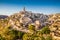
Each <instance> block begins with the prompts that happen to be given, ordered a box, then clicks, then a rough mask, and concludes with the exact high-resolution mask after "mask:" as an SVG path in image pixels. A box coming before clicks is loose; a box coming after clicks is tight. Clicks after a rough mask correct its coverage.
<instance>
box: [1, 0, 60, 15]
mask: <svg viewBox="0 0 60 40" xmlns="http://www.w3.org/2000/svg"><path fill="white" fill-rule="evenodd" d="M23 7H26V10H27V11H32V12H33V13H43V14H55V13H60V0H0V15H12V14H14V13H17V12H19V11H21V10H22V9H23Z"/></svg>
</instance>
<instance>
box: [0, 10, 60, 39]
mask: <svg viewBox="0 0 60 40" xmlns="http://www.w3.org/2000/svg"><path fill="white" fill-rule="evenodd" d="M0 40H60V13H56V14H51V15H44V14H41V13H33V12H31V11H26V10H25V9H24V10H23V11H20V12H18V13H15V14H13V15H11V16H8V17H7V18H5V19H4V18H3V19H0Z"/></svg>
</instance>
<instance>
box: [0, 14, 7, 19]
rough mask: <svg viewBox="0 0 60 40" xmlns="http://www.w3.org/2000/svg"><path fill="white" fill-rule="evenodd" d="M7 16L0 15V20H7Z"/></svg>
mask: <svg viewBox="0 0 60 40" xmlns="http://www.w3.org/2000/svg"><path fill="white" fill-rule="evenodd" d="M7 17H8V16H6V15H0V19H5V18H7Z"/></svg>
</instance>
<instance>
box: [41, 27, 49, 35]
mask: <svg viewBox="0 0 60 40" xmlns="http://www.w3.org/2000/svg"><path fill="white" fill-rule="evenodd" d="M41 32H42V34H49V33H50V29H49V28H48V27H44V28H42V29H41Z"/></svg>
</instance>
